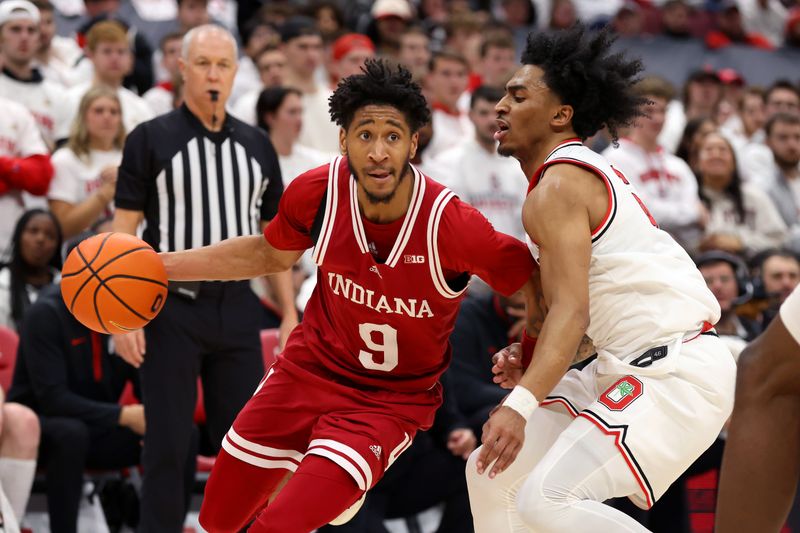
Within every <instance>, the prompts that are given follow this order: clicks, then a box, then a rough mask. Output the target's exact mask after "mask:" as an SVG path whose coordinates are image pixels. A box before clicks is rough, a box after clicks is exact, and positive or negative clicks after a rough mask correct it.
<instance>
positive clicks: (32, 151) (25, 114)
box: [0, 97, 53, 261]
mask: <svg viewBox="0 0 800 533" xmlns="http://www.w3.org/2000/svg"><path fill="white" fill-rule="evenodd" d="M0 109H2V110H3V112H2V113H0V212H1V213H3V216H2V218H0V222H1V223H0V261H2V260H8V259H9V258H10V251H9V249H8V248H9V245H10V244H11V240H12V237H11V236H12V233H13V230H14V224H16V221H17V219H18V218H19V217H20V215H22V212H23V211H24V210H25V208H24V205H25V201H24V197H23V193H27V194H31V195H33V196H35V197H43V196H44V195H45V194H47V188H48V187H49V186H50V179H51V178H52V177H53V166H52V165H51V164H50V156H49V155H48V154H49V152H48V150H47V146H45V144H44V141H43V140H42V136H41V135H40V134H39V130H38V128H37V127H36V121H35V120H34V119H33V116H32V115H31V114H30V112H29V111H28V110H27V109H25V108H24V107H23V106H22V105H20V104H18V103H16V102H12V101H11V100H7V99H5V98H2V97H0Z"/></svg>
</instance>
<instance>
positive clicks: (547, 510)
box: [517, 469, 579, 533]
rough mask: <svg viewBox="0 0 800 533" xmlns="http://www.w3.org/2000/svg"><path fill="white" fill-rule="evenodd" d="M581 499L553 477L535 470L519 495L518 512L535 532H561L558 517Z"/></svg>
mask: <svg viewBox="0 0 800 533" xmlns="http://www.w3.org/2000/svg"><path fill="white" fill-rule="evenodd" d="M577 501H579V498H578V497H577V496H576V495H575V494H574V493H573V492H572V491H570V490H569V489H567V488H565V487H560V486H558V484H557V483H554V482H552V476H547V475H545V474H544V473H542V472H540V471H538V469H534V471H533V472H532V473H531V475H530V476H529V477H528V479H527V480H526V481H525V483H523V484H522V487H521V488H520V491H519V494H518V495H517V512H518V513H519V516H520V518H521V519H522V521H523V522H524V523H525V525H527V526H528V527H530V528H531V529H533V530H534V531H537V532H541V533H547V532H549V531H553V532H554V533H555V532H556V531H560V528H559V527H558V525H557V524H558V523H559V520H558V517H559V516H560V515H561V514H562V513H564V512H565V511H566V510H567V509H568V508H569V506H570V505H572V504H574V503H576V502H577Z"/></svg>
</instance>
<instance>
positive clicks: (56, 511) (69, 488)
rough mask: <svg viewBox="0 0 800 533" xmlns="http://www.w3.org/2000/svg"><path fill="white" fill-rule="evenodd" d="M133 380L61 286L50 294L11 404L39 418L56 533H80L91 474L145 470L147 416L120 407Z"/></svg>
mask: <svg viewBox="0 0 800 533" xmlns="http://www.w3.org/2000/svg"><path fill="white" fill-rule="evenodd" d="M129 381H132V382H134V383H136V372H135V370H134V368H133V367H131V366H130V365H129V364H127V363H126V362H124V361H123V360H122V359H120V358H119V357H115V356H113V355H111V354H110V353H109V350H108V337H107V336H105V335H100V334H99V333H95V332H93V331H90V330H89V329H87V328H86V327H85V326H83V325H82V324H81V323H80V322H78V321H77V320H76V319H75V317H74V316H72V314H71V313H70V312H69V310H68V309H67V305H66V304H65V303H64V300H63V299H62V297H61V291H60V289H59V287H58V286H57V285H54V286H51V287H49V288H48V289H46V290H45V291H43V292H42V294H41V297H40V298H39V299H38V300H37V301H36V303H35V304H33V305H32V306H31V308H30V310H29V311H28V314H27V315H26V316H25V320H24V322H23V328H22V334H21V336H20V345H19V355H18V357H17V364H16V367H15V370H14V383H13V385H12V386H11V390H10V391H9V393H8V398H9V400H11V401H15V402H19V403H21V404H23V405H26V406H28V407H29V408H31V409H33V410H34V411H35V412H36V414H38V415H39V423H40V424H41V428H42V440H41V445H40V446H39V459H38V460H39V465H41V466H42V467H43V469H44V471H45V474H44V475H45V482H46V489H45V490H46V493H47V509H48V514H49V516H50V529H51V530H52V531H58V532H59V533H75V532H76V531H77V525H78V509H79V506H80V499H81V495H82V493H83V490H82V488H83V472H84V469H86V468H102V469H118V468H123V467H129V466H135V465H137V464H139V456H140V452H141V439H142V437H141V436H142V435H143V434H144V432H145V420H144V409H143V408H142V406H141V405H126V406H120V405H119V403H118V402H119V399H120V396H121V394H122V389H123V387H124V386H125V384H126V383H127V382H129ZM137 389H138V387H137Z"/></svg>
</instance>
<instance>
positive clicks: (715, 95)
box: [658, 69, 722, 153]
mask: <svg viewBox="0 0 800 533" xmlns="http://www.w3.org/2000/svg"><path fill="white" fill-rule="evenodd" d="M721 97H722V81H721V80H720V79H719V76H718V75H717V73H716V72H714V71H713V70H705V69H703V70H695V71H694V72H692V73H691V74H689V78H688V79H687V80H686V83H685V84H684V86H683V95H682V98H681V100H680V101H678V100H673V101H672V102H670V103H669V105H668V106H667V116H666V117H665V122H664V129H662V130H661V135H659V136H658V144H660V145H661V146H662V147H663V148H664V149H665V150H667V151H669V152H672V153H675V152H676V150H677V148H678V144H679V142H680V138H681V133H683V130H684V128H685V127H686V124H687V123H688V122H689V121H690V120H692V119H696V118H701V117H713V116H714V110H715V109H716V106H717V102H719V99H720V98H721Z"/></svg>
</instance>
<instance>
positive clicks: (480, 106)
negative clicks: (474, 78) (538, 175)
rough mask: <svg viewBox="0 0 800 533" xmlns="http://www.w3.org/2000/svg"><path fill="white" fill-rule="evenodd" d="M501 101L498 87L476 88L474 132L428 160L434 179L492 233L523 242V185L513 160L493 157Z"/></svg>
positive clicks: (472, 117) (471, 116)
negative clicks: (485, 221) (478, 214)
mask: <svg viewBox="0 0 800 533" xmlns="http://www.w3.org/2000/svg"><path fill="white" fill-rule="evenodd" d="M502 97H503V91H502V90H500V89H498V88H494V87H484V86H481V87H478V88H477V89H475V92H473V93H472V98H471V102H470V110H469V115H468V116H469V120H470V122H471V123H472V125H473V130H474V133H473V135H472V137H469V138H465V139H463V140H462V141H461V142H459V144H457V145H456V146H454V147H453V148H450V149H449V150H446V151H444V152H442V153H441V154H439V155H438V156H437V157H436V158H435V159H434V160H433V165H434V167H435V168H437V169H438V171H437V172H436V173H435V174H434V175H435V176H436V178H437V179H439V180H440V181H441V182H442V183H444V184H445V185H447V186H448V187H449V188H451V189H452V190H453V192H455V193H456V194H457V195H458V196H459V197H460V198H461V199H462V200H464V201H465V202H467V203H469V204H472V205H473V206H474V207H476V208H477V209H478V210H479V211H480V212H481V213H483V215H484V216H485V217H486V218H487V219H489V222H491V223H492V225H493V226H494V227H495V229H496V230H498V231H502V232H503V233H507V234H509V235H513V236H514V237H517V238H518V239H522V238H523V236H524V235H525V230H524V228H523V227H522V219H521V217H520V216H519V214H520V212H521V210H522V202H523V201H524V200H525V193H526V191H527V187H528V180H527V179H526V178H525V174H524V173H523V172H522V170H521V169H520V168H519V163H518V162H517V161H516V160H515V159H511V158H508V157H502V156H500V155H499V154H498V153H497V141H495V140H494V134H495V132H496V131H497V129H498V126H497V122H496V120H495V119H496V117H497V113H495V110H494V106H495V105H496V104H497V102H499V101H500V99H501V98H502ZM435 136H436V130H435V129H434V137H435Z"/></svg>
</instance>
